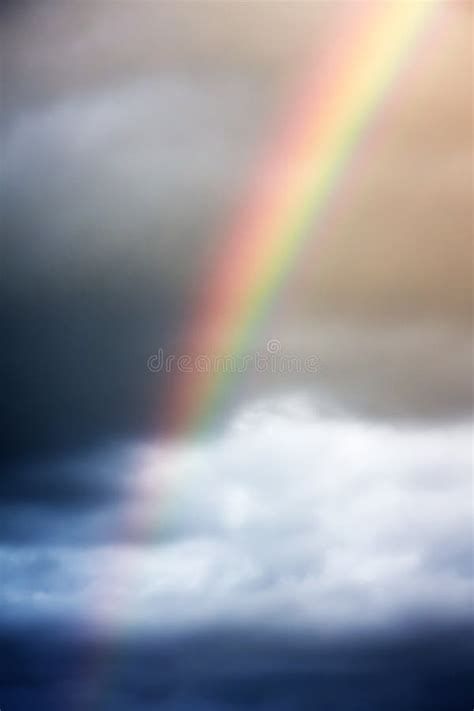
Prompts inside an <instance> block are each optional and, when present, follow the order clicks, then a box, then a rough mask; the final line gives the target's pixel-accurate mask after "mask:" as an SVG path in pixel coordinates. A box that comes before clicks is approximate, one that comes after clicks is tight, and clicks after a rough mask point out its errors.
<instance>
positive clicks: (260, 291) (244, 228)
mask: <svg viewBox="0 0 474 711" xmlns="http://www.w3.org/2000/svg"><path fill="white" fill-rule="evenodd" d="M437 5H438V4H437V2H435V1H433V2H432V1H431V0H427V1H425V0H382V1H381V2H372V1H370V0H362V1H361V2H354V3H352V7H351V8H350V9H349V8H347V9H345V11H344V12H343V13H342V16H341V13H340V12H338V13H336V14H335V22H334V33H331V32H330V33H329V35H328V37H327V38H326V39H325V42H326V41H327V42H328V45H327V46H326V47H325V48H324V49H325V50H326V51H325V52H324V60H323V62H322V63H321V60H320V58H319V57H320V55H318V58H317V61H315V62H310V64H309V71H308V72H307V73H306V74H305V76H304V79H303V82H302V87H301V88H300V90H299V91H298V92H297V97H296V100H295V101H293V102H292V105H291V111H290V115H289V116H287V117H285V119H284V122H283V130H282V131H281V132H278V133H277V139H276V141H275V142H274V143H272V145H271V146H270V148H269V149H268V150H267V151H266V153H265V156H264V159H263V160H262V161H261V163H259V167H258V170H257V171H256V175H255V179H254V181H253V184H252V186H251V190H250V193H249V198H248V200H247V202H246V203H245V205H244V207H243V208H242V209H241V211H240V212H239V213H238V215H237V219H235V220H233V221H232V223H231V226H230V229H229V230H228V232H227V233H224V235H223V237H222V238H221V240H220V243H221V244H222V254H221V255H217V258H216V260H215V265H214V268H213V275H214V276H213V277H212V278H211V279H210V281H209V284H208V286H207V287H206V288H205V289H204V290H203V293H202V295H201V298H200V299H199V301H198V306H197V309H196V312H195V315H194V317H193V318H192V320H191V323H190V325H189V326H188V328H187V329H186V331H185V334H184V337H183V344H182V345H183V352H194V351H195V349H196V347H197V348H198V350H199V352H200V353H203V354H206V355H208V356H212V357H218V356H223V357H227V356H229V355H230V356H234V357H236V358H238V357H239V356H240V355H241V354H243V353H244V352H245V351H246V349H248V347H249V345H251V344H252V341H253V339H254V337H255V336H256V334H258V331H259V329H260V327H261V325H262V323H264V321H265V318H266V317H267V315H268V313H269V310H270V307H271V306H272V304H273V303H274V302H275V300H276V299H277V297H278V296H279V294H280V292H281V290H282V287H283V286H284V284H285V283H286V281H287V279H288V277H289V275H290V274H291V273H292V271H293V269H294V267H295V264H297V262H298V260H299V259H300V257H301V255H302V253H304V250H305V247H306V246H307V245H308V243H310V242H313V241H314V240H316V239H319V238H321V236H322V235H321V232H322V227H323V225H324V220H325V217H326V215H327V213H328V211H330V208H331V206H332V205H333V203H334V199H335V197H336V196H337V195H338V193H340V192H341V190H342V186H343V184H344V180H345V179H346V177H347V176H348V175H349V173H350V169H351V167H352V166H353V165H356V160H355V159H356V156H357V155H358V153H359V152H360V149H361V148H362V147H363V145H364V138H365V136H366V134H367V133H368V131H369V129H370V127H371V125H372V124H373V121H374V119H375V117H376V115H377V113H378V112H380V110H381V109H382V107H383V105H384V102H385V100H386V97H387V96H388V94H389V92H390V91H391V90H392V88H394V87H395V86H396V85H397V83H398V82H397V80H398V79H399V78H401V76H402V70H403V68H404V67H405V66H406V64H407V62H408V60H409V59H410V58H411V57H412V56H413V50H414V49H415V48H417V47H418V46H420V45H419V42H420V39H421V37H422V36H423V34H424V30H425V29H426V28H427V27H428V26H429V24H430V22H429V21H430V18H431V15H432V14H433V11H434V9H435V8H436V7H437ZM400 88H401V85H400ZM229 386H230V383H229V376H228V375H226V374H225V373H215V372H213V373H211V372H209V373H202V372H193V373H192V374H190V375H189V377H188V376H186V377H183V376H180V377H179V379H178V380H176V381H174V382H173V383H172V388H171V391H170V394H169V401H168V403H167V405H165V407H164V409H165V411H166V418H167V423H166V424H167V425H168V427H167V434H168V436H169V438H170V439H171V440H175V439H176V438H182V437H188V438H189V437H195V436H197V435H199V434H200V433H202V432H204V431H205V430H206V428H207V427H208V426H209V424H210V423H212V422H213V421H214V419H215V418H216V417H217V415H218V413H219V411H220V405H221V403H222V401H223V399H224V397H225V394H226V392H227V390H228V388H229ZM170 461H171V474H172V476H173V467H174V468H175V469H176V467H177V468H178V469H179V459H178V460H175V459H173V457H171V458H169V457H167V455H166V454H164V455H163V461H161V462H158V463H157V465H156V469H157V472H158V473H159V474H160V475H161V474H162V472H163V471H164V470H166V469H168V470H169V469H170ZM177 462H178V463H177ZM174 473H175V475H176V481H179V478H180V472H179V471H175V472H174ZM157 479H160V476H157ZM165 481H166V478H165ZM181 485H182V484H179V486H181ZM133 486H134V487H135V488H134V489H133V490H132V492H131V494H130V497H131V500H133V499H136V500H137V501H138V502H139V503H140V504H141V505H140V506H139V507H138V510H139V512H140V513H139V515H138V516H137V515H135V516H133V515H132V516H131V518H130V519H129V520H128V521H126V522H125V524H124V525H125V527H126V528H127V529H128V530H131V531H132V532H134V533H135V532H136V531H139V532H141V534H142V536H143V535H145V537H149V538H151V539H152V538H153V537H154V536H155V534H156V529H157V525H158V520H160V523H161V521H162V519H163V515H164V513H165V508H166V507H169V505H170V499H171V498H172V496H173V493H172V490H173V489H176V487H177V485H175V486H171V487H168V486H165V487H164V488H163V486H162V483H160V481H156V483H155V484H154V486H153V487H152V489H153V490H152V492H150V491H149V489H148V490H147V492H146V495H144V491H143V489H142V478H141V477H140V475H139V474H138V475H137V481H136V484H134V485H133ZM144 501H146V503H145V506H143V502H144ZM132 508H133V507H132ZM115 565H116V563H115ZM113 566H114V564H112V567H113ZM119 568H120V569H116V570H112V571H111V575H108V576H107V580H106V583H105V585H106V586H110V585H113V581H116V580H122V581H123V578H124V575H126V576H127V579H128V580H129V584H128V588H130V589H131V588H133V584H131V583H130V580H131V578H133V575H134V572H133V571H134V568H136V565H134V563H133V561H132V562H130V561H123V565H122V564H120V566H119ZM105 597H106V598H108V596H107V595H105ZM132 597H133V596H130V600H132ZM130 605H132V603H131V602H130ZM126 607H127V604H126V603H124V602H123V600H122V602H121V603H120V609H119V610H118V609H114V610H113V611H111V610H109V609H107V606H106V607H105V608H104V607H102V605H101V604H100V603H99V604H98V605H97V610H96V612H97V615H96V620H98V622H99V626H100V627H102V629H104V627H105V628H106V629H107V630H108V631H109V632H112V633H114V632H116V631H117V630H118V629H121V628H123V627H124V626H125V623H124V620H126V619H127V617H128V614H124V611H125V608H126ZM101 656H103V655H101ZM105 656H107V664H106V665H104V659H100V660H99V661H100V664H99V666H101V667H102V668H104V666H108V667H109V668H110V667H111V666H113V665H112V661H111V657H112V656H113V654H112V653H111V652H110V651H109V652H107V653H106V654H105ZM96 661H97V660H96ZM108 676H110V669H109V674H108Z"/></svg>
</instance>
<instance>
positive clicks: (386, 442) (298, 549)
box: [2, 399, 471, 632]
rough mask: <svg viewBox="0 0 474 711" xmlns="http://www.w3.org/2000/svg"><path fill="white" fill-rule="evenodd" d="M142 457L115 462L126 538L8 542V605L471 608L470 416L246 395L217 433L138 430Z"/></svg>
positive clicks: (125, 617)
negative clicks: (389, 416)
mask: <svg viewBox="0 0 474 711" xmlns="http://www.w3.org/2000/svg"><path fill="white" fill-rule="evenodd" d="M135 460H136V467H134V468H132V469H131V470H127V471H123V472H118V473H117V476H118V479H120V481H121V482H122V483H123V478H124V477H125V479H126V481H127V482H128V489H129V492H130V493H129V496H128V497H127V500H126V501H124V503H123V504H122V505H121V507H120V516H121V517H122V518H121V519H120V520H121V523H120V522H119V521H118V519H119V517H117V525H118V526H120V533H121V536H122V542H121V543H118V544H116V545H107V546H104V545H97V546H92V547H90V548H83V549H80V548H78V547H74V548H68V547H62V548H61V547H58V546H53V547H51V546H49V547H45V548H39V549H35V550H30V549H24V550H23V552H18V550H16V551H15V552H14V553H13V552H12V549H7V548H5V549H4V550H3V552H2V559H3V567H4V570H6V572H7V576H6V577H7V579H8V580H9V582H8V583H7V585H6V586H5V588H6V589H5V591H4V598H5V602H4V606H5V609H8V610H9V611H10V612H12V611H13V612H14V611H15V609H16V610H19V609H20V608H21V609H23V610H25V609H27V608H35V610H36V614H40V615H45V614H46V615H62V614H66V613H68V612H69V613H71V612H73V613H74V616H75V617H76V618H77V617H78V616H79V617H84V618H86V619H89V620H91V619H93V620H95V622H94V623H96V622H97V623H99V624H100V623H103V624H105V625H106V626H107V625H111V626H112V628H115V627H116V626H118V627H120V626H121V625H125V626H128V625H134V624H138V625H139V626H141V625H143V626H144V627H145V628H146V629H150V628H154V627H157V628H158V629H163V628H170V627H171V628H187V627H189V626H190V625H191V626H192V625H202V624H204V625H205V624H232V623H251V624H252V623H256V622H258V623H260V624H264V625H270V626H272V625H276V626H286V625H289V626H297V627H303V628H311V629H318V630H322V631H326V632H327V631H331V630H332V631H335V630H350V629H354V628H359V627H361V628H363V629H365V628H371V627H384V626H389V625H392V624H403V623H405V622H406V623H409V622H411V621H413V620H417V619H418V620H420V621H421V620H423V619H425V618H426V617H427V616H431V615H433V616H435V617H436V618H439V619H446V618H450V617H452V616H456V615H463V614H465V613H467V611H468V609H469V599H470V597H469V595H470V580H469V567H470V560H471V559H470V550H469V544H470V525H471V524H470V515H471V498H470V494H471V481H470V478H471V428H470V426H468V425H467V424H457V425H451V426H446V425H445V426H444V427H431V428H428V427H426V428H424V429H422V428H413V427H411V428H403V429H402V428H399V429H397V428H395V427H393V426H388V425H380V424H371V423H368V422H361V421H351V420H340V419H339V420H336V419H334V420H330V419H321V418H319V417H318V416H317V415H316V414H315V413H314V412H312V411H311V410H309V409H308V408H307V407H306V406H305V404H304V403H303V402H299V401H298V400H296V399H293V400H288V401H286V402H282V401H279V402H278V403H275V404H274V405H272V404H270V403H260V404H258V405H256V406H254V407H247V408H246V409H245V410H244V411H243V412H242V413H241V415H240V416H239V417H238V418H237V419H236V420H235V422H234V424H233V426H232V427H230V428H229V429H228V431H227V432H226V433H225V435H223V436H221V437H220V438H219V439H216V440H214V441H209V442H207V443H201V444H194V445H191V444H190V443H188V442H185V443H181V444H176V445H175V446H174V448H173V451H172V452H170V451H167V452H165V451H164V450H163V448H162V447H160V446H159V445H147V446H137V447H136V450H135ZM127 461H129V457H127ZM164 462H166V463H167V464H166V467H165V466H164ZM165 469H167V472H168V474H165V473H164V470H165ZM42 559H43V560H45V561H47V565H46V566H44V565H42V563H41V560H42ZM35 570H36V571H40V572H39V573H38V574H35V573H34V571H35ZM33 591H34V592H33Z"/></svg>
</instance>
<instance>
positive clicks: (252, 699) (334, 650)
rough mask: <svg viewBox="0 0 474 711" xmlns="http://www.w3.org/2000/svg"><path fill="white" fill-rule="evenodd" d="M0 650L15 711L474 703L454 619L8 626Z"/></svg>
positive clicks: (358, 709)
mask: <svg viewBox="0 0 474 711" xmlns="http://www.w3.org/2000/svg"><path fill="white" fill-rule="evenodd" d="M0 649H1V652H2V659H4V660H5V663H4V664H3V665H2V670H1V672H0V684H1V694H2V703H3V704H5V705H6V706H7V707H8V708H9V709H11V711H23V710H24V709H25V708H34V709H35V710H37V711H46V710H47V711H64V708H71V704H77V707H78V708H88V707H89V705H90V704H91V705H92V707H95V706H94V704H97V705H98V707H99V708H101V709H102V710H103V711H109V710H110V711H130V709H134V711H155V710H156V709H157V708H160V709H162V710H163V711H242V710H243V709H247V710H252V711H253V709H259V710H260V711H262V710H263V711H294V710H295V709H296V708H297V709H298V710H301V711H306V710H307V711H314V708H315V704H317V708H318V709H320V710H321V711H333V710H334V709H340V708H344V709H347V710H348V711H362V710H363V711H365V710H366V709H369V708H370V709H376V708H377V709H381V708H383V709H386V710H387V711H400V709H404V711H415V710H416V711H433V710H434V711H464V710H465V709H466V708H470V706H472V681H471V675H470V657H471V653H472V637H471V635H470V630H469V628H462V627H459V626H455V625H453V626H451V627H444V628H443V627H438V626H431V627H429V626H428V627H425V629H423V627H421V628H419V629H412V630H411V631H410V632H405V633H402V634H398V635H387V636H383V637H367V638H362V639H358V640H357V639H353V638H350V637H349V638H344V637H343V638H341V639H339V640H337V641H329V640H328V641H325V640H324V639H322V640H319V641H317V640H314V639H309V638H306V637H305V636H304V635H302V636H301V635H300V636H298V635H293V634H291V633H289V634H287V635H285V636H284V637H283V636H278V635H271V634H268V633H265V632H264V631H260V632H259V631H256V630H255V629H254V630H252V631H246V630H241V631H239V632H235V631H232V630H221V631H215V632H209V633H207V634H197V635H194V636H189V635H188V636H185V637H181V638H179V639H171V638H166V637H162V638H161V639H155V640H152V639H148V640H147V639H135V640H128V641H127V640H125V639H122V640H120V639H117V640H115V641H113V642H112V643H104V642H100V641H99V640H96V641H94V640H93V639H90V640H87V639H84V638H81V637H80V636H79V637H65V636H64V634H63V633H59V632H57V631H55V630H54V629H49V630H47V629H45V628H37V629H36V630H35V634H34V635H31V634H28V635H25V634H24V633H22V631H21V628H20V629H14V628H13V629H10V630H8V629H6V630H5V629H3V631H2V633H1V638H0ZM45 649H47V650H48V654H47V655H45V653H44V650H45ZM101 663H102V664H104V663H105V673H104V669H103V668H102V667H101ZM74 708H76V706H74Z"/></svg>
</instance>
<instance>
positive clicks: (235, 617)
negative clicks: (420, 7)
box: [0, 0, 473, 711]
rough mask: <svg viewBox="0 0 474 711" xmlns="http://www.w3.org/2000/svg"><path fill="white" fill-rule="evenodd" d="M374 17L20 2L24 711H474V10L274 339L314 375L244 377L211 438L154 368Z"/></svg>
mask: <svg viewBox="0 0 474 711" xmlns="http://www.w3.org/2000/svg"><path fill="white" fill-rule="evenodd" d="M397 1H398V0H397ZM410 1H411V0H410ZM413 1H415V0H413ZM381 4H383V3H380V2H379V3H377V2H375V3H372V5H374V7H376V6H377V5H379V6H380V5H381ZM367 5H368V2H366V0H357V2H354V1H353V0H347V2H346V1H345V0H338V1H337V2H332V1H330V0H318V1H316V0H315V1H314V2H298V1H297V2H291V3H290V2H237V1H235V2H234V0H225V1H223V2H209V3H208V2H204V1H201V0H199V1H198V2H179V3H172V2H161V1H157V2H154V1H152V0H139V2H131V0H120V1H118V0H117V1H115V0H94V2H92V1H89V0H84V1H83V0H74V1H73V0H71V1H69V0H68V1H64V2H62V1H61V0H55V1H54V2H53V1H52V0H51V1H50V0H37V1H36V2H20V3H12V2H5V3H2V5H1V15H0V17H1V43H2V50H1V64H2V110H1V113H0V123H1V130H2V166H1V186H2V187H1V194H2V224H3V230H2V233H3V244H2V257H3V259H2V264H3V269H2V279H1V285H0V289H1V297H2V298H1V306H0V319H1V327H2V332H3V334H4V348H3V356H4V358H3V363H4V378H3V391H4V394H5V401H6V403H7V407H6V408H5V411H4V415H2V431H3V433H4V437H3V440H4V443H3V447H2V450H1V452H0V457H1V460H2V472H3V473H2V476H1V479H0V520H1V526H0V580H1V584H0V598H1V605H0V649H1V650H2V657H3V658H4V659H5V660H6V664H5V665H2V669H1V670H0V707H1V708H2V709H6V710H8V711H23V709H26V708H34V709H38V710H39V711H43V709H45V710H46V709H48V711H60V710H61V711H63V710H64V709H65V708H68V709H69V708H70V709H72V711H75V709H76V708H77V709H78V710H79V709H81V711H83V710H84V709H86V710H88V709H91V710H92V709H94V711H98V710H100V711H108V710H109V709H110V711H112V710H113V711H122V709H123V710H124V711H125V710H127V711H152V710H153V711H154V710H155V709H163V711H191V709H192V711H238V710H240V709H250V711H253V710H254V709H255V710H257V709H258V710H261V711H299V710H300V709H301V711H306V710H308V711H315V709H316V710H317V711H326V709H327V710H330V709H331V710H332V709H339V708H341V709H342V708H345V709H346V708H347V709H349V711H372V710H373V711H376V710H377V711H378V710H379V709H381V708H383V709H387V711H392V710H393V711H395V710H396V711H425V710H426V711H427V710H428V709H430V711H431V709H435V710H437V711H457V710H458V709H459V711H461V709H466V708H470V707H472V705H473V698H472V684H471V682H470V680H469V659H470V653H471V650H470V647H471V646H472V634H471V630H472V382H473V379H472V355H473V354H472V330H471V328H472V322H471V317H472V314H471V307H472V300H471V299H472V293H471V289H472V281H471V280H472V272H471V262H472V207H471V193H472V88H471V87H472V37H471V32H470V27H471V22H472V6H471V5H470V4H469V3H465V2H457V1H456V0H455V1H454V2H440V3H438V5H439V6H438V7H437V10H436V19H435V20H434V22H433V26H432V27H430V29H429V30H427V31H426V32H425V34H424V36H423V37H422V38H420V39H419V41H418V42H417V43H416V46H415V47H414V48H412V50H411V52H410V55H409V56H408V57H407V58H406V61H405V62H404V63H403V67H402V69H400V73H399V76H398V77H397V79H396V81H395V82H394V85H393V87H391V90H389V91H388V92H387V95H386V97H385V99H384V101H383V103H382V104H381V106H379V107H378V111H377V113H376V115H375V116H374V117H373V118H372V120H371V124H370V127H369V130H368V131H367V133H366V135H365V137H364V138H363V140H362V141H361V145H360V146H359V147H358V148H359V150H358V153H357V155H355V156H354V160H353V169H352V170H351V171H350V172H349V174H348V175H347V176H346V180H345V182H344V184H341V185H340V187H339V190H336V193H335V196H334V200H333V203H332V205H331V208H330V210H329V213H328V218H327V219H326V220H325V221H324V223H323V224H321V225H319V227H318V226H316V227H314V229H313V232H312V233H311V234H310V235H309V238H308V239H307V241H306V244H305V248H304V253H303V254H302V255H301V256H300V258H299V259H298V260H297V261H296V263H295V265H294V267H293V268H292V269H291V270H289V271H288V274H287V275H286V278H285V283H284V288H283V289H282V290H280V291H279V292H278V294H275V295H274V298H273V300H272V304H271V306H272V308H271V310H270V311H269V313H268V314H267V317H266V319H265V320H264V322H263V323H262V325H261V327H260V329H259V331H258V333H257V334H256V335H255V339H254V341H253V342H252V344H251V349H252V353H255V352H257V353H260V354H263V355H264V356H265V357H268V355H269V353H270V352H271V348H272V347H273V346H275V345H276V346H277V349H278V354H279V356H283V357H288V358H292V359H293V362H294V361H295V360H296V361H297V362H299V363H300V364H301V363H307V360H306V359H308V358H311V359H313V361H314V362H315V363H316V367H315V368H313V367H312V368H308V367H302V368H298V369H286V370H285V371H284V372H281V370H276V369H275V368H272V367H267V368H263V369H262V368H258V367H255V365H253V366H251V367H249V368H248V370H247V371H246V372H245V373H243V374H241V375H240V374H239V375H238V377H233V378H232V379H231V387H230V388H229V392H228V393H227V397H226V398H225V399H224V401H223V403H221V405H220V407H219V409H218V410H217V411H216V412H214V413H213V415H214V417H213V423H212V424H213V426H212V431H211V432H210V433H208V436H206V437H196V436H193V435H192V433H191V432H190V431H186V430H184V431H179V432H174V433H173V434H172V436H171V437H170V436H169V432H168V431H167V422H168V421H169V418H170V410H171V406H172V404H173V397H174V393H175V392H176V391H177V390H178V389H179V388H183V387H184V388H186V387H188V383H189V382H190V381H189V378H188V379H186V378H187V376H185V375H183V374H182V373H181V374H180V373H177V372H176V364H175V365H174V366H173V368H172V369H171V370H172V372H165V371H164V370H163V369H162V370H160V371H159V372H157V369H156V368H153V367H150V363H155V362H156V358H158V357H159V354H160V353H161V354H164V355H165V356H166V355H175V356H176V355H179V354H182V347H183V346H182V343H183V340H182V334H183V332H184V333H186V332H187V329H188V327H189V324H190V323H192V319H193V315H194V313H195V308H196V304H197V303H199V299H200V298H201V294H202V293H203V291H205V290H206V288H207V287H208V285H209V284H212V283H213V280H215V279H216V275H217V277H218V276H219V274H220V273H221V272H222V271H223V269H224V266H225V263H223V260H222V256H221V255H222V254H224V256H225V255H226V254H227V253H228V252H227V251H226V250H227V249H228V248H227V242H226V240H227V239H228V233H229V227H228V226H229V224H233V223H235V222H236V220H238V216H239V215H240V214H241V213H242V210H243V207H242V205H244V204H245V200H246V196H247V194H248V190H249V185H251V184H252V178H253V176H255V174H257V175H258V174H259V173H258V171H259V169H260V166H261V165H262V162H264V161H265V155H266V150H267V146H268V144H269V143H271V140H270V138H271V137H274V136H275V135H276V136H278V135H279V134H280V132H281V127H282V126H284V125H285V121H286V120H287V119H286V117H287V116H288V115H290V114H291V107H292V106H293V104H294V102H295V97H297V94H298V87H299V86H300V85H301V80H302V77H303V76H306V73H307V72H308V68H309V67H310V68H311V72H313V73H314V74H315V75H316V77H317V76H318V72H321V73H323V67H324V66H325V64H324V62H325V58H326V56H327V54H328V52H330V50H331V48H332V47H333V46H335V44H336V45H337V42H338V41H339V42H342V41H343V40H344V38H345V37H346V35H344V32H343V28H345V27H347V26H351V23H352V22H354V18H355V16H356V14H357V13H356V12H355V11H356V10H358V9H359V8H362V7H363V6H364V7H367ZM341 38H342V39H341ZM330 79H331V77H329V80H330ZM272 140H273V139H272ZM224 261H225V260H224ZM217 306H218V305H217ZM209 318H212V314H211V315H210V316H209ZM206 325H209V327H210V328H212V325H213V324H212V323H209V324H206ZM198 335H199V334H198ZM203 343H205V340H203ZM200 347H201V350H200ZM193 348H194V349H195V350H193V355H196V353H198V354H200V355H204V356H207V355H209V354H208V353H206V351H204V352H203V351H202V343H199V342H198V343H196V344H193ZM180 349H181V350H180ZM313 361H312V362H313ZM191 377H193V376H192V375H191ZM45 650H47V651H48V654H47V655H46V656H45ZM469 704H470V706H469Z"/></svg>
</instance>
